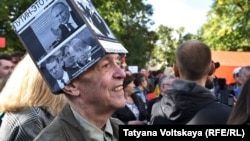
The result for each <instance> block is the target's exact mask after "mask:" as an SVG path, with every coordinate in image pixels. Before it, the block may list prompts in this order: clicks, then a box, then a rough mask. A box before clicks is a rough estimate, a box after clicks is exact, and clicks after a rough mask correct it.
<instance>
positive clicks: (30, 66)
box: [0, 54, 65, 115]
mask: <svg viewBox="0 0 250 141" xmlns="http://www.w3.org/2000/svg"><path fill="white" fill-rule="evenodd" d="M64 102H65V100H64V95H63V94H59V95H54V94H53V93H52V92H51V91H50V89H49V87H48V86H47V84H46V82H45V80H44V79H43V78H42V76H41V74H40V73H39V71H38V69H37V68H36V66H35V64H34V63H33V61H32V60H31V57H30V56H29V54H26V55H25V57H24V58H23V59H22V61H20V63H18V65H17V66H16V67H15V69H14V71H13V72H12V74H11V75H10V77H9V79H8V81H7V83H6V85H5V87H4V88H3V89H2V92H1V94H0V111H1V112H14V111H18V110H20V109H22V108H26V107H32V106H37V107H43V108H44V109H46V110H47V111H48V112H50V113H51V114H53V115H57V114H58V113H59V111H60V110H61V109H62V107H63V106H64Z"/></svg>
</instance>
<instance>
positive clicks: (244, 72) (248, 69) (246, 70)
mask: <svg viewBox="0 0 250 141" xmlns="http://www.w3.org/2000/svg"><path fill="white" fill-rule="evenodd" d="M249 76H250V66H244V67H242V68H241V69H240V71H239V77H240V80H239V81H240V83H241V85H242V86H243V85H244V83H246V81H247V79H248V77H249Z"/></svg>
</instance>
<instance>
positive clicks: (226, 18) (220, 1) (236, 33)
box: [201, 0, 250, 51]
mask: <svg viewBox="0 0 250 141" xmlns="http://www.w3.org/2000/svg"><path fill="white" fill-rule="evenodd" d="M249 6H250V0H228V1H225V0H214V3H213V5H212V7H211V10H210V11H209V13H208V21H207V23H205V24H204V25H203V27H202V29H201V31H202V39H203V40H204V41H205V42H206V43H207V44H208V45H209V46H210V47H211V48H212V49H214V50H230V51H247V50H248V51H249V50H250V47H249V43H250V38H249V37H250V32H249V30H250V22H249V18H250V16H249V14H250V9H249Z"/></svg>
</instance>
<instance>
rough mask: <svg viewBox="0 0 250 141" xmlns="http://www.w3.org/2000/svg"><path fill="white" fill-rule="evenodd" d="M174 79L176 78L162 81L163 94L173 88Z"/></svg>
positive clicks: (161, 89)
mask: <svg viewBox="0 0 250 141" xmlns="http://www.w3.org/2000/svg"><path fill="white" fill-rule="evenodd" d="M173 81H174V78H166V79H164V80H163V81H162V84H161V86H160V91H161V94H165V92H166V91H167V90H169V89H171V88H172V83H173Z"/></svg>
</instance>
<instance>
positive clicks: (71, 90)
mask: <svg viewBox="0 0 250 141" xmlns="http://www.w3.org/2000/svg"><path fill="white" fill-rule="evenodd" d="M63 91H64V92H65V93H67V94H70V95H73V96H78V95H79V94H80V90H79V89H78V87H76V83H74V82H70V83H69V84H67V85H65V87H64V88H63Z"/></svg>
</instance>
